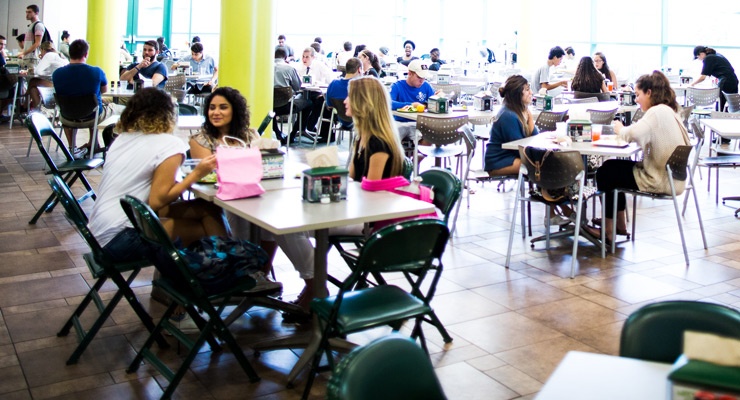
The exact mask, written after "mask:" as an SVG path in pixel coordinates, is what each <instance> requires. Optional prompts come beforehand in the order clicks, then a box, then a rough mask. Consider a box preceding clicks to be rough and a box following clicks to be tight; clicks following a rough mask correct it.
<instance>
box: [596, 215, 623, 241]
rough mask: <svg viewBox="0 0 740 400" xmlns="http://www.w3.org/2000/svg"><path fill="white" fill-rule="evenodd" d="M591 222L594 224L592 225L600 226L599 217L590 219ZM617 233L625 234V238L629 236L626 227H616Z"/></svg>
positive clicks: (619, 234)
mask: <svg viewBox="0 0 740 400" xmlns="http://www.w3.org/2000/svg"><path fill="white" fill-rule="evenodd" d="M591 223H592V224H594V226H601V218H594V219H592V220H591ZM617 235H618V236H627V239H629V238H630V233H629V232H627V229H619V228H617Z"/></svg>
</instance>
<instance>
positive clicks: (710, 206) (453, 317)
mask: <svg viewBox="0 0 740 400" xmlns="http://www.w3.org/2000/svg"><path fill="white" fill-rule="evenodd" d="M28 140H29V135H28V133H27V131H26V130H25V128H21V127H16V128H14V129H13V130H9V129H8V127H7V125H6V124H4V125H3V126H2V127H0V203H2V205H1V206H0V257H1V261H0V312H2V319H1V320H0V400H3V399H30V398H33V399H51V398H56V399H76V400H82V399H101V398H106V399H113V398H120V399H156V398H159V396H160V395H161V393H162V385H164V384H166V381H165V380H163V379H162V377H161V376H158V375H156V374H154V373H153V372H152V370H151V369H150V368H147V367H142V368H140V370H139V371H138V372H137V373H135V374H127V373H126V372H125V369H126V367H127V365H128V363H129V361H130V360H131V359H132V357H133V356H134V353H135V350H136V349H137V347H138V346H139V345H140V344H141V343H142V342H143V340H144V338H145V336H146V334H145V330H144V329H143V327H142V326H141V325H140V323H138V320H137V318H136V316H135V314H134V313H133V312H132V311H131V309H130V308H129V307H128V305H127V304H125V302H124V303H122V304H120V305H119V307H118V308H117V309H116V311H115V312H114V314H113V316H112V318H111V319H110V320H109V321H108V323H107V324H106V326H105V327H104V328H103V330H102V331H101V332H100V333H99V334H98V336H97V338H96V339H95V340H94V341H93V343H92V345H91V347H90V348H89V349H88V350H87V352H86V353H85V354H84V355H83V357H82V358H81V359H80V361H79V363H78V364H77V365H74V366H65V360H66V358H67V357H68V355H69V354H70V353H71V352H72V349H73V348H74V347H75V339H74V337H73V336H68V337H62V338H59V337H56V332H57V330H58V329H59V328H60V327H61V326H62V324H63V322H64V321H65V319H66V318H67V317H68V315H69V314H70V313H71V311H72V309H73V307H74V305H75V304H76V303H78V302H79V301H80V299H81V297H82V296H83V295H84V294H85V293H86V292H87V290H88V285H90V284H91V282H92V281H91V278H90V274H89V272H88V270H87V268H86V266H85V263H84V262H83V260H82V258H81V254H82V253H84V252H85V251H86V248H85V244H84V243H83V241H82V240H81V238H80V237H79V236H78V235H77V233H76V232H75V231H74V229H73V228H72V227H71V226H70V224H69V223H68V222H67V221H66V220H65V218H64V216H63V214H62V212H61V211H60V210H59V209H57V210H55V211H54V212H52V213H50V214H45V215H44V216H43V217H42V218H41V219H40V220H39V222H38V223H37V224H36V225H28V223H27V221H28V220H29V219H30V218H31V216H32V215H33V213H34V212H35V210H36V207H39V206H40V205H41V204H42V203H43V201H44V199H45V198H46V196H47V195H48V194H49V187H48V186H47V183H46V177H45V175H44V173H43V172H42V167H43V162H42V159H41V157H40V155H39V153H38V151H36V150H35V149H34V150H33V151H32V152H31V156H30V157H28V158H27V157H26V156H25V153H26V148H27V145H28ZM78 140H80V142H82V140H84V137H81V138H79V139H78ZM345 154H346V153H345ZM304 155H305V150H298V151H293V152H291V157H292V158H299V159H301V158H302V157H303V156H304ZM479 162H480V160H476V163H475V164H474V165H480V164H479ZM702 172H703V173H704V181H702V182H701V184H700V185H699V186H700V190H699V198H700V202H701V209H702V214H703V218H704V223H705V226H706V230H707V235H708V242H709V249H707V250H704V249H702V246H701V241H700V237H699V230H698V224H697V218H696V215H695V212H693V211H691V210H689V211H688V212H687V216H686V219H685V221H686V224H685V226H686V237H687V240H688V246H689V249H690V256H691V267H690V268H686V267H685V265H684V263H683V255H682V254H681V246H680V239H679V236H678V232H677V230H676V226H675V220H674V214H673V208H672V206H671V204H670V203H669V202H653V201H646V200H640V202H639V210H638V216H639V220H638V233H637V235H638V240H636V241H635V242H625V243H620V244H619V246H618V250H617V254H616V255H608V256H607V258H606V259H601V258H600V257H599V253H598V251H597V250H596V249H595V248H594V247H593V246H591V245H590V244H584V245H583V246H582V247H581V248H580V250H579V254H578V262H579V271H578V275H577V276H576V278H575V279H569V278H568V273H569V269H570V250H571V247H570V243H571V242H570V241H568V240H563V241H556V242H555V243H554V244H553V246H554V247H553V249H552V250H550V251H545V250H543V245H542V244H538V245H537V246H536V248H535V249H530V247H529V245H528V243H527V242H525V241H523V240H522V239H521V237H520V236H516V237H515V240H514V247H515V248H514V259H513V260H514V262H513V265H512V267H511V269H508V270H507V269H505V268H504V267H503V263H504V259H505V255H506V246H507V237H508V232H509V222H508V220H509V216H510V215H511V207H512V202H513V198H514V196H513V194H512V192H511V191H510V190H508V189H510V188H507V191H506V192H504V193H500V192H497V191H496V190H495V187H494V185H487V186H485V187H480V186H476V187H474V189H475V194H474V195H473V196H472V198H471V208H470V209H466V208H465V206H464V205H463V207H462V210H461V215H460V218H459V220H458V227H457V232H456V233H455V236H454V239H453V240H452V241H451V242H450V243H449V245H448V248H447V252H446V253H445V257H444V261H445V267H446V270H445V273H444V275H443V278H442V281H441V282H440V285H439V291H438V294H437V296H436V297H435V300H434V303H433V305H434V306H435V308H436V310H437V313H438V315H439V316H440V318H441V319H442V321H443V322H444V323H445V325H446V326H447V328H448V329H449V331H450V333H451V334H452V336H453V337H454V342H453V343H452V344H451V345H448V346H446V348H443V343H442V342H441V338H440V337H439V335H438V334H437V333H436V331H428V336H429V339H430V342H431V343H430V346H431V347H430V350H431V351H432V354H431V359H432V361H433V363H434V365H435V367H436V370H437V372H438V376H439V378H440V380H441V382H442V384H443V386H444V389H445V391H446V393H447V395H448V396H449V398H450V399H515V398H521V399H527V398H533V397H534V396H535V395H536V394H537V392H538V390H540V388H541V387H542V385H543V383H544V382H545V381H546V380H547V378H548V376H549V375H550V373H551V372H552V371H553V369H554V368H555V366H556V365H557V364H558V362H559V361H560V360H561V359H562V358H563V356H564V355H565V353H566V352H568V351H570V350H582V351H591V352H601V353H607V354H616V353H617V352H618V338H619V332H620V329H621V326H622V323H623V321H624V320H625V318H627V316H628V315H629V314H630V313H631V312H632V311H634V310H636V309H637V308H639V307H640V306H642V305H644V304H646V303H649V302H654V301H658V300H666V299H687V300H704V301H712V302H719V303H723V304H728V305H731V306H734V307H740V262H738V261H737V260H738V259H739V258H740V243H738V239H739V238H740V221H738V220H737V219H736V218H735V217H734V216H733V210H734V207H735V206H740V204H735V203H733V204H732V206H733V207H730V205H729V204H728V205H727V206H723V205H721V204H720V205H715V204H714V192H713V191H712V192H711V193H707V191H706V189H705V184H706V171H702ZM89 176H90V178H91V180H92V181H94V182H98V181H99V178H100V173H99V172H97V171H96V172H92V173H90V174H89ZM738 177H740V173H739V172H737V171H733V170H722V179H721V180H722V187H721V194H724V195H728V194H732V193H740V185H739V184H738ZM509 186H511V185H509ZM712 190H714V188H712ZM90 205H91V202H90V201H87V202H86V203H85V205H84V206H85V208H86V209H87V210H89V209H90ZM534 215H535V216H537V215H542V210H541V208H539V207H535V211H534ZM534 220H535V224H537V223H538V221H541V219H540V218H534ZM534 228H535V230H537V231H542V230H543V227H542V226H541V225H535V227H534ZM276 264H277V275H278V277H279V279H280V280H282V281H283V282H284V284H285V296H286V298H288V299H290V298H292V297H294V296H295V294H296V293H297V292H299V291H300V289H301V285H302V283H301V281H300V280H299V279H298V277H297V274H296V273H295V272H294V271H293V269H292V267H291V265H290V264H289V263H288V261H287V259H286V258H285V257H284V256H283V255H282V254H281V253H278V257H277V259H276ZM330 264H331V266H330V268H331V269H333V270H335V271H339V270H341V269H342V261H341V259H339V257H338V256H337V255H336V254H332V255H331V257H330ZM151 275H152V270H151V268H149V269H147V270H145V271H144V272H143V273H142V274H141V276H140V277H139V278H138V279H137V280H136V282H135V286H136V288H135V291H136V292H137V294H138V295H139V296H140V299H141V301H142V302H143V303H144V305H145V307H147V308H148V310H149V311H150V312H151V314H152V315H153V316H155V318H156V316H157V315H161V313H162V312H163V307H162V306H160V305H159V304H158V303H156V302H152V301H151V300H150V297H149V293H150V290H151V286H150V280H151ZM232 329H233V330H234V332H235V335H236V336H237V338H238V340H239V341H240V343H241V344H243V346H244V347H245V349H247V354H248V355H249V358H250V361H251V362H252V363H253V365H254V366H255V368H256V369H257V371H258V373H259V374H260V376H261V377H262V381H261V382H259V383H257V384H249V383H248V381H247V378H246V376H245V375H244V373H243V372H242V371H241V370H240V369H239V367H238V366H237V365H236V363H235V361H234V359H233V357H232V356H231V354H228V353H221V354H213V353H211V352H209V351H207V350H206V351H203V352H202V353H201V355H200V356H199V357H198V358H197V359H196V361H195V363H194V364H193V366H192V368H191V372H190V373H189V374H188V375H187V376H186V378H185V381H184V382H182V383H181V385H180V387H179V388H178V390H177V391H176V396H175V397H176V398H178V399H235V398H256V399H295V398H298V397H299V395H300V392H301V390H302V386H303V382H304V379H305V375H302V376H300V377H299V381H298V385H297V388H294V389H286V387H285V377H286V374H287V372H288V371H289V369H290V368H291V366H292V365H293V363H294V362H295V360H296V359H297V355H296V353H295V352H293V351H288V350H283V351H272V352H264V353H263V354H262V355H261V357H260V358H254V357H253V356H252V352H251V351H250V346H251V345H252V344H254V343H256V342H258V341H260V340H264V339H266V338H271V337H277V336H286V335H292V334H294V333H297V332H299V331H305V329H306V328H305V327H303V326H295V325H289V324H283V323H282V319H281V316H280V315H279V314H278V313H276V312H273V311H270V310H253V311H251V312H250V313H249V314H248V315H245V316H243V317H242V318H240V319H239V320H238V321H237V322H236V323H235V324H234V326H233V328H232ZM385 333H386V331H385V330H379V331H375V332H371V333H368V334H363V335H360V336H359V337H356V338H354V339H355V340H356V341H357V342H359V343H363V342H366V341H367V340H370V339H371V338H372V337H375V336H378V335H383V334H385ZM163 356H165V357H166V358H167V359H168V360H171V361H172V360H176V359H177V358H178V355H177V354H176V352H175V350H173V349H170V350H165V351H163ZM326 380H327V377H326V376H323V377H321V378H319V379H318V381H317V384H316V385H315V386H314V389H313V392H312V395H313V398H323V397H324V391H325V386H326Z"/></svg>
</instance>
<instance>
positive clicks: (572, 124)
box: [566, 120, 591, 142]
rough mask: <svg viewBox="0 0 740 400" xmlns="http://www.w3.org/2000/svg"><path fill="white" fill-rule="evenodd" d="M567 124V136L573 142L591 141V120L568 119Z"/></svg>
mask: <svg viewBox="0 0 740 400" xmlns="http://www.w3.org/2000/svg"><path fill="white" fill-rule="evenodd" d="M566 126H567V132H568V136H570V138H571V140H573V141H574V142H590V141H591V121H588V120H569V121H568V125H566Z"/></svg>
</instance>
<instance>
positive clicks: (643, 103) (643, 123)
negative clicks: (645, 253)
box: [586, 71, 691, 241]
mask: <svg viewBox="0 0 740 400" xmlns="http://www.w3.org/2000/svg"><path fill="white" fill-rule="evenodd" d="M635 94H636V95H637V99H636V101H637V104H639V105H640V108H641V109H642V110H643V111H645V115H644V116H643V117H642V118H641V119H640V120H639V121H638V122H637V123H635V124H633V125H630V126H622V123H620V122H618V121H617V122H614V131H615V132H616V133H617V135H618V136H619V138H620V139H622V140H624V141H627V142H635V143H637V144H639V145H640V147H641V148H642V152H643V154H644V156H643V159H642V161H639V162H638V161H632V160H617V159H612V160H607V161H605V162H604V164H603V165H602V166H601V167H599V169H598V170H597V171H596V183H597V185H598V188H599V190H600V191H602V192H604V193H606V204H604V207H606V221H604V224H605V225H604V228H605V229H606V236H607V240H609V241H611V240H613V238H611V237H609V236H610V235H611V232H612V229H613V226H614V225H613V224H614V215H613V214H612V213H613V211H612V210H613V209H614V208H613V207H614V189H615V188H623V189H639V190H642V191H646V192H652V193H670V186H669V183H668V173H667V172H666V169H665V165H666V162H667V161H668V158H669V157H670V156H671V154H672V153H673V151H674V150H675V149H676V147H677V146H681V145H688V144H690V143H691V142H690V141H689V135H688V132H687V131H686V128H685V127H684V125H683V122H682V121H681V119H680V117H679V116H678V114H677V112H678V103H677V102H676V94H675V92H674V91H673V89H671V84H670V82H669V81H668V78H666V76H665V75H663V74H662V73H661V72H659V71H653V73H652V74H650V75H643V76H641V77H639V78H638V79H637V82H636V83H635ZM684 184H685V182H683V181H676V194H681V193H682V192H683V190H684ZM626 203H627V202H626V199H625V195H624V193H620V194H619V197H618V198H617V216H616V217H617V222H616V224H617V234H618V235H626V234H627V220H626V214H625V208H626V205H627V204H626ZM586 228H587V229H588V230H589V232H591V233H592V234H593V235H594V236H596V237H598V236H599V231H598V230H596V229H594V228H592V227H586Z"/></svg>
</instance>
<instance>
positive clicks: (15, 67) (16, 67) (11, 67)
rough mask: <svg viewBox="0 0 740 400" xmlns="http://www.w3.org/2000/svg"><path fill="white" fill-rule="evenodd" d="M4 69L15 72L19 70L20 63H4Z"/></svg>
mask: <svg viewBox="0 0 740 400" xmlns="http://www.w3.org/2000/svg"><path fill="white" fill-rule="evenodd" d="M5 70H6V71H7V72H8V73H9V74H17V73H19V72H21V66H20V64H5Z"/></svg>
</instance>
